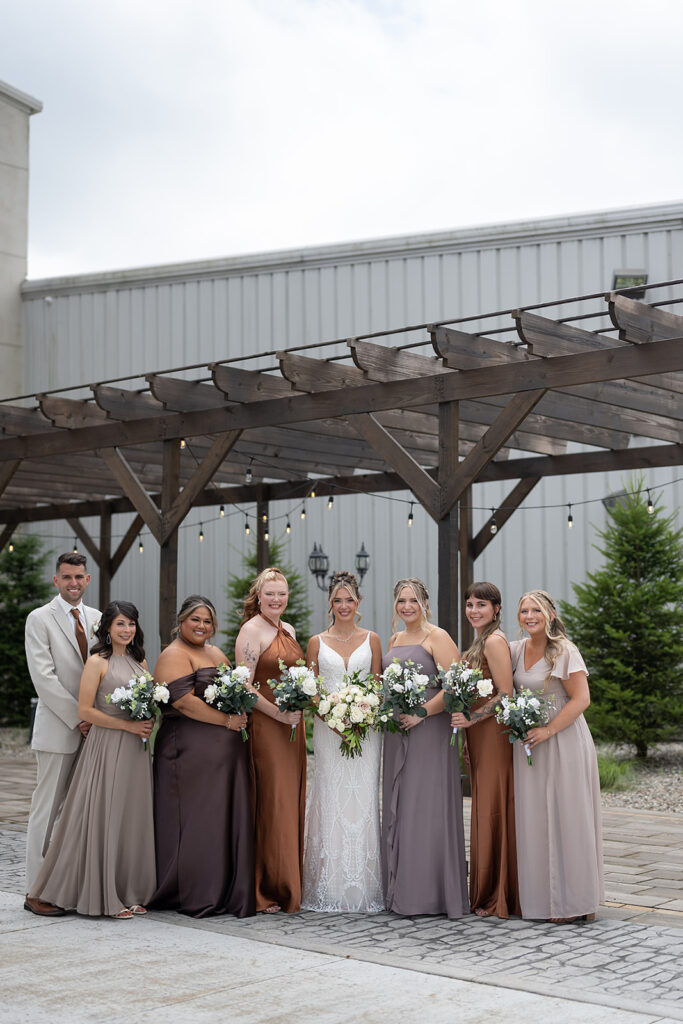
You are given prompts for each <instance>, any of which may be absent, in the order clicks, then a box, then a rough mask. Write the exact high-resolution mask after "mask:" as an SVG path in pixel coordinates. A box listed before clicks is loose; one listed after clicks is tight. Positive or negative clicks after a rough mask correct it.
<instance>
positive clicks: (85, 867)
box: [31, 654, 156, 917]
mask: <svg viewBox="0 0 683 1024" xmlns="http://www.w3.org/2000/svg"><path fill="white" fill-rule="evenodd" d="M142 672H144V669H143V667H142V665H139V664H138V662H137V661H134V660H133V659H132V658H131V657H129V656H128V655H126V654H124V655H116V654H112V656H111V658H110V659H109V667H108V669H107V671H106V673H105V674H104V676H103V677H102V681H101V682H100V685H99V687H98V688H97V694H96V696H95V708H96V709H97V710H98V711H102V712H103V713H104V714H105V715H110V716H111V717H112V718H126V719H127V718H129V715H128V713H127V712H126V711H123V710H122V709H121V708H119V707H117V706H116V704H107V702H106V699H105V698H106V696H107V694H110V693H112V691H113V690H115V689H116V687H117V686H127V685H128V682H129V681H130V679H131V678H132V677H133V676H139V675H141V673H142ZM155 881H156V880H155V872H154V829H153V825H152V763H151V758H150V755H149V749H148V747H147V746H145V745H143V743H142V741H141V739H140V737H139V736H136V735H134V734H133V733H131V732H124V730H123V729H103V728H102V727H101V726H99V725H93V726H92V727H91V729H90V732H89V733H88V736H87V739H86V741H85V743H84V744H83V748H82V750H81V754H80V757H79V759H78V762H77V764H76V769H75V772H74V776H73V779H72V780H71V785H70V786H69V791H68V793H67V796H66V800H65V801H64V807H63V808H62V813H61V815H60V818H59V820H58V822H57V825H56V827H55V830H54V832H53V833H52V841H51V843H50V846H49V849H48V851H47V854H46V856H45V860H44V861H43V864H42V867H41V869H40V872H39V874H38V877H37V879H36V881H35V884H34V886H33V890H32V892H31V896H37V897H38V898H39V899H42V900H47V901H48V902H49V903H55V904H56V905H57V906H58V907H63V908H64V909H65V910H75V911H76V913H78V914H87V915H88V916H99V915H103V914H104V915H107V916H108V917H113V916H114V915H116V914H118V913H119V911H120V910H122V909H123V908H124V907H130V906H134V905H135V904H136V903H137V904H140V905H142V906H144V905H145V904H146V903H147V902H148V901H149V899H150V897H151V895H152V893H153V892H154V886H155Z"/></svg>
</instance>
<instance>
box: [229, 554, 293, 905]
mask: <svg viewBox="0 0 683 1024" xmlns="http://www.w3.org/2000/svg"><path fill="white" fill-rule="evenodd" d="M288 598H289V588H288V586H287V580H286V579H285V577H284V576H283V574H282V573H281V572H280V570H279V569H275V568H268V569H264V570H263V572H261V573H260V574H259V575H258V576H257V577H256V579H255V580H254V582H253V583H252V585H251V589H250V591H249V595H248V596H247V599H246V601H245V602H244V618H243V620H242V628H241V629H240V632H239V635H238V637H237V641H236V644H235V660H236V661H237V663H238V664H240V665H242V664H243V665H246V666H247V668H248V669H249V670H250V671H251V673H252V676H251V678H252V681H253V682H257V683H259V686H260V689H259V690H258V694H259V697H258V703H257V704H256V707H255V708H254V713H253V714H252V715H250V716H249V753H250V755H251V782H252V800H253V808H254V827H255V830H254V835H255V846H256V849H255V867H256V871H255V875H256V910H257V911H265V912H266V913H268V914H274V913H277V912H278V911H279V910H284V911H285V912H286V913H288V914H295V913H296V912H297V911H298V910H300V908H301V877H302V871H303V852H304V813H305V806H306V736H305V729H304V722H303V715H302V713H301V711H280V710H279V709H278V707H277V705H276V704H275V700H274V696H273V691H272V688H271V687H270V686H268V680H269V679H279V678H280V667H279V664H278V660H279V659H281V660H282V661H283V662H284V663H285V665H287V666H291V665H294V664H296V662H297V661H298V660H299V659H302V658H303V656H304V652H303V651H302V650H301V647H299V644H298V643H297V641H296V638H295V636H294V630H293V628H292V627H291V626H290V625H289V624H288V623H283V622H281V621H280V618H281V616H282V614H283V613H284V611H285V608H286V607H287V601H288ZM292 725H296V726H297V730H296V739H295V742H293V743H292V742H290V733H291V727H292Z"/></svg>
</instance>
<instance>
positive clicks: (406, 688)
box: [382, 658, 429, 732]
mask: <svg viewBox="0 0 683 1024" xmlns="http://www.w3.org/2000/svg"><path fill="white" fill-rule="evenodd" d="M421 668H422V665H416V664H415V662H414V661H411V660H410V659H408V660H407V661H401V659H400V658H394V660H393V661H392V663H391V665H387V667H386V668H385V669H384V672H382V682H383V684H384V701H383V703H382V711H383V712H384V713H385V714H386V720H384V716H383V726H384V728H385V729H388V730H390V731H391V732H397V731H398V730H399V729H400V726H399V724H398V722H397V721H396V719H395V717H394V716H395V715H417V716H418V718H426V717H427V709H426V708H424V707H423V706H422V705H423V701H424V699H425V694H426V691H427V686H428V685H429V676H426V675H424V674H423V673H421V672H420V671H419V669H421Z"/></svg>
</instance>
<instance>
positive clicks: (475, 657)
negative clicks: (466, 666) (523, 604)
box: [463, 582, 503, 668]
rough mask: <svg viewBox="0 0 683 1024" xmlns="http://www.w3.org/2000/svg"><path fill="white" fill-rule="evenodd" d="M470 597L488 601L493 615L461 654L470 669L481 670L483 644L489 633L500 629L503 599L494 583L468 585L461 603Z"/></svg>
mask: <svg viewBox="0 0 683 1024" xmlns="http://www.w3.org/2000/svg"><path fill="white" fill-rule="evenodd" d="M471 597H476V598H478V599H479V600H480V601H490V602H491V604H492V605H493V611H494V613H495V614H494V616H493V619H492V621H491V622H489V624H488V626H487V627H486V628H485V629H483V630H482V631H481V634H480V635H479V636H475V638H474V640H473V642H472V644H471V646H470V647H469V648H468V650H466V651H465V653H464V654H463V659H464V660H465V661H468V662H469V663H470V665H471V666H472V668H481V664H482V661H483V659H484V644H485V643H486V641H487V639H488V637H490V636H491V633H495V632H496V630H497V629H500V610H501V607H502V604H503V598H502V597H501V593H500V590H499V589H498V587H497V586H496V585H495V583H484V582H482V583H470V585H469V587H468V588H467V590H466V591H465V593H464V595H463V601H468V600H469V599H470V598H471Z"/></svg>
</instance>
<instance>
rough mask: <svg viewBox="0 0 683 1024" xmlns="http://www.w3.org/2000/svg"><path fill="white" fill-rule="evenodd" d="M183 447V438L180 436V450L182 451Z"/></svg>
mask: <svg viewBox="0 0 683 1024" xmlns="http://www.w3.org/2000/svg"><path fill="white" fill-rule="evenodd" d="M184 447H185V438H184V437H181V438H180V450H181V451H182V450H183V448H184Z"/></svg>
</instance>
